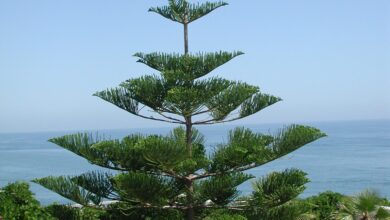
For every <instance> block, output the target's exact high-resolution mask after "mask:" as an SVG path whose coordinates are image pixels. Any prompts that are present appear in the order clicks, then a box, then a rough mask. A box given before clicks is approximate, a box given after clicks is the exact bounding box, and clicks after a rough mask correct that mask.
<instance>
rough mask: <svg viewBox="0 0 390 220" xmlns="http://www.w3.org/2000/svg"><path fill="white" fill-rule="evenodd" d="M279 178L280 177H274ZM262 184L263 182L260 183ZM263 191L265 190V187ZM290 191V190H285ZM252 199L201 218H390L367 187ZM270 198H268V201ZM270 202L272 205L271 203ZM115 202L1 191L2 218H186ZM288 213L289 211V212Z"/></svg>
mask: <svg viewBox="0 0 390 220" xmlns="http://www.w3.org/2000/svg"><path fill="white" fill-rule="evenodd" d="M275 178H277V177H275ZM259 184H260V185H259ZM256 187H264V185H261V181H259V182H256V183H255V184H254V188H255V192H257V193H259V191H261V190H259V189H258V188H257V189H256ZM262 190H264V189H262ZM284 193H288V192H284ZM251 200H252V201H253V203H254V204H256V205H257V206H255V207H257V208H255V209H252V210H243V209H237V210H225V209H215V210H211V211H210V210H209V211H207V212H205V213H203V214H202V216H201V217H199V219H202V220H252V219H267V220H273V219H275V220H281V219H286V220H289V219H291V220H388V219H390V214H389V211H388V210H387V206H390V202H389V201H388V200H387V199H385V198H382V197H381V196H380V195H379V194H378V193H377V192H376V191H374V190H365V191H363V192H361V193H359V194H357V195H355V196H346V195H342V194H340V193H337V192H331V191H327V192H323V193H319V194H318V195H315V196H311V197H308V198H304V199H302V198H295V199H294V200H291V201H289V203H288V204H283V205H282V206H273V207H272V208H267V202H271V201H272V199H271V198H263V199H261V198H260V197H256V195H252V198H251ZM267 200H268V201H267ZM268 205H269V204H268ZM122 208H123V207H118V206H117V205H116V204H115V203H112V204H109V205H107V206H105V207H95V208H93V207H80V206H75V205H64V204H51V205H49V206H42V205H41V204H40V203H39V202H38V201H37V200H36V199H35V198H34V195H33V193H32V192H31V191H30V189H29V185H28V184H27V183H24V182H16V183H11V184H9V185H7V186H5V187H3V188H1V190H0V219H1V220H42V219H44V220H124V219H141V220H142V219H145V220H149V219H150V220H152V219H173V220H175V219H183V216H182V214H181V212H172V211H166V210H161V209H159V210H153V211H150V210H149V211H148V212H145V213H140V212H134V213H133V214H129V213H124V212H122V211H121V210H122ZM287 213H288V214H287Z"/></svg>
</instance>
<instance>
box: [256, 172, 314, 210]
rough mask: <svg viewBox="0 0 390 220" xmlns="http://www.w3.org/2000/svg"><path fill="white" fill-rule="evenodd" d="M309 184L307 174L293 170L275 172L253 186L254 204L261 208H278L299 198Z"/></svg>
mask: <svg viewBox="0 0 390 220" xmlns="http://www.w3.org/2000/svg"><path fill="white" fill-rule="evenodd" d="M308 182H309V179H307V178H306V173H304V172H302V171H300V170H296V169H291V170H285V171H283V172H274V173H271V174H269V175H267V176H266V177H264V178H261V179H260V180H258V181H256V182H255V183H254V184H253V188H254V193H253V197H254V202H255V203H257V205H258V206H259V207H268V208H272V207H276V206H279V205H282V204H284V203H286V202H288V201H290V200H291V199H293V198H295V197H297V196H298V195H299V194H301V193H302V192H303V191H304V190H305V186H304V185H305V184H306V183H308Z"/></svg>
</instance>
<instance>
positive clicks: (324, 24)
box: [0, 0, 390, 132]
mask: <svg viewBox="0 0 390 220" xmlns="http://www.w3.org/2000/svg"><path fill="white" fill-rule="evenodd" d="M227 1H228V2H229V3H230V5H229V6H227V7H223V8H221V9H219V10H217V11H215V12H213V13H212V14H210V15H209V16H207V17H205V18H203V19H201V20H198V21H196V22H194V23H193V24H192V25H191V26H190V50H191V51H192V52H198V51H204V52H214V51H219V50H227V51H233V50H241V51H243V52H245V53H246V54H245V55H244V56H241V57H239V58H236V59H234V60H233V61H231V62H230V63H228V64H226V65H225V66H223V67H221V68H219V69H218V70H216V71H215V72H214V73H213V74H212V76H215V75H219V76H223V77H226V78H229V79H240V80H243V81H247V82H250V83H251V84H254V85H258V86H260V87H261V89H262V91H264V92H267V93H270V94H273V95H276V96H280V97H282V98H283V99H284V101H283V102H280V103H278V104H276V105H274V106H272V107H269V108H267V109H266V110H263V111H262V112H260V113H258V114H257V115H255V116H252V117H250V118H247V119H245V120H242V121H240V122H239V123H243V124H245V123H263V122H264V123H269V122H286V123H287V122H307V121H327V120H355V119H381V118H390V76H389V75H390V1H388V0H370V1H367V0H318V1H313V0H294V1H291V0H268V1H265V0H262V1H259V0H245V1H243V0H227ZM165 2H166V1H162V0H115V1H107V0H83V1H80V0H58V1H53V0H34V1H31V0H2V1H0V132H15V131H49V130H80V129H110V128H132V127H155V126H164V124H162V123H156V122H151V121H147V120H144V119H139V118H137V117H135V116H133V115H130V114H129V113H127V112H125V111H123V110H121V109H119V108H117V107H115V106H113V105H111V104H109V103H107V102H104V101H103V100H100V99H99V98H97V97H93V96H92V94H93V93H94V92H95V91H100V90H103V89H105V88H108V87H114V86H116V85H118V84H119V83H120V82H122V81H125V80H126V79H129V78H133V77H137V76H140V75H143V74H153V73H156V72H155V71H154V70H152V69H150V68H148V67H146V66H144V65H142V64H139V63H136V62H135V61H136V59H135V58H134V57H132V54H134V53H135V52H154V51H162V52H182V50H183V45H182V44H183V43H182V28H181V26H179V25H178V24H177V23H173V22H171V21H169V20H166V19H163V18H162V17H160V16H158V15H157V14H153V13H148V12H147V9H148V8H149V7H150V6H157V5H163V4H165Z"/></svg>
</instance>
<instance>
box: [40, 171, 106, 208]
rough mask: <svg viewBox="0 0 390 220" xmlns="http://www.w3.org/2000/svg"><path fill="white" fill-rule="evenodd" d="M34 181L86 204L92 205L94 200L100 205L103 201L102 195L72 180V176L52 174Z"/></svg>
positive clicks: (94, 202)
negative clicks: (97, 194) (95, 193)
mask: <svg viewBox="0 0 390 220" xmlns="http://www.w3.org/2000/svg"><path fill="white" fill-rule="evenodd" d="M33 182H35V183H38V184H40V185H42V186H43V187H45V188H47V189H49V190H51V191H54V192H56V193H58V194H59V195H61V196H63V197H65V198H67V199H69V200H72V201H74V202H76V203H78V204H81V205H84V206H89V205H91V204H90V202H93V204H95V205H98V204H99V203H100V202H101V198H100V197H98V196H96V195H94V194H93V193H91V192H88V191H87V190H85V189H82V188H80V187H79V186H78V185H77V184H76V183H75V182H74V181H72V178H71V177H63V176H60V177H52V176H50V177H45V178H41V179H35V180H33Z"/></svg>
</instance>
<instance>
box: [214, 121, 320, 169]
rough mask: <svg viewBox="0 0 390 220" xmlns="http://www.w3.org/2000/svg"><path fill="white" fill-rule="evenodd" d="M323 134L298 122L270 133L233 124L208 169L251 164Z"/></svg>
mask: <svg viewBox="0 0 390 220" xmlns="http://www.w3.org/2000/svg"><path fill="white" fill-rule="evenodd" d="M324 136H325V134H323V133H322V132H321V131H320V130H318V129H315V128H312V127H307V126H302V125H292V126H289V127H286V128H284V129H282V130H280V131H279V132H278V133H277V134H276V135H274V136H271V135H263V134H256V133H253V132H252V131H250V130H249V129H243V128H237V129H235V130H233V131H231V132H230V135H229V141H228V143H227V144H226V145H220V146H219V149H218V150H217V151H216V152H215V153H214V155H213V161H214V162H213V163H212V165H211V168H210V169H211V171H214V172H215V171H223V172H225V171H229V170H235V169H244V170H245V169H250V168H254V167H257V166H260V165H263V164H265V163H268V162H270V161H273V160H275V159H277V158H280V157H282V156H284V155H286V154H288V153H291V152H293V151H295V150H297V149H299V148H300V147H302V146H304V145H305V144H308V143H310V142H312V141H315V140H317V139H319V138H321V137H324Z"/></svg>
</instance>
